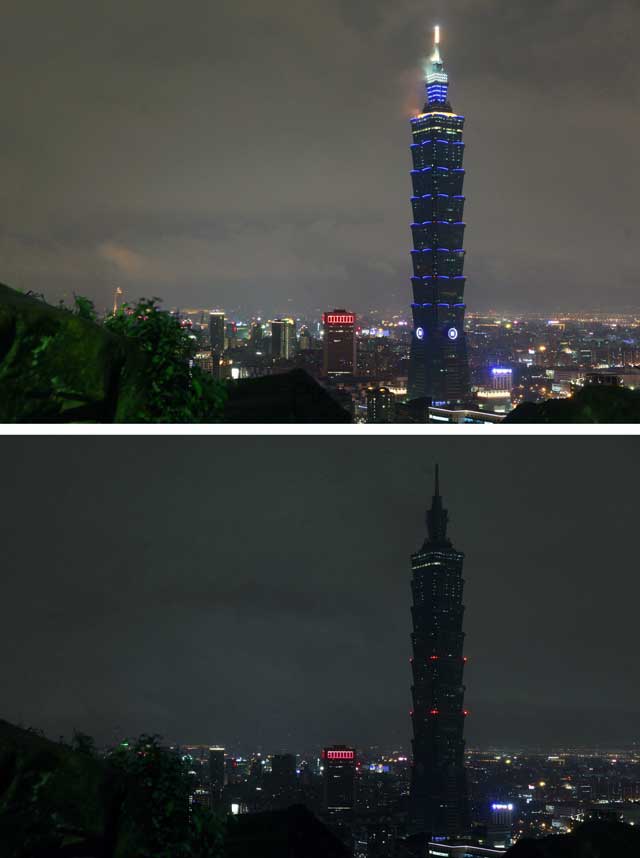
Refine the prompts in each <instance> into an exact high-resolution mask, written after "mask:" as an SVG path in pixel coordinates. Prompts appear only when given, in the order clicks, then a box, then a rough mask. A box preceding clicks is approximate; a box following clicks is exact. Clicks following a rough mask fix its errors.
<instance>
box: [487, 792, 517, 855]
mask: <svg viewBox="0 0 640 858" xmlns="http://www.w3.org/2000/svg"><path fill="white" fill-rule="evenodd" d="M512 826H513V804H512V803H511V802H500V801H496V802H494V803H493V804H492V805H491V818H490V822H489V825H488V827H487V839H488V841H489V843H490V844H491V846H492V847H493V848H494V849H508V848H509V846H511V828H512Z"/></svg>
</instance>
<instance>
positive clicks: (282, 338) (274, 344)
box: [271, 319, 296, 360]
mask: <svg viewBox="0 0 640 858" xmlns="http://www.w3.org/2000/svg"><path fill="white" fill-rule="evenodd" d="M295 347H296V323H295V322H294V320H293V319H274V320H273V321H272V322H271V354H272V355H273V357H274V358H284V359H285V360H289V359H290V358H292V357H293V355H294V353H295Z"/></svg>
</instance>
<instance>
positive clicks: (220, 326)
mask: <svg viewBox="0 0 640 858" xmlns="http://www.w3.org/2000/svg"><path fill="white" fill-rule="evenodd" d="M224 336H225V318H224V311H223V310H214V311H213V312H211V313H209V340H210V341H211V351H212V352H213V353H214V354H216V355H221V354H222V352H223V351H224Z"/></svg>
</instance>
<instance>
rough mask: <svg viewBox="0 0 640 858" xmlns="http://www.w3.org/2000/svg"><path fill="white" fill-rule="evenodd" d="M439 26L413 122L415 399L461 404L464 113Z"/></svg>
mask: <svg viewBox="0 0 640 858" xmlns="http://www.w3.org/2000/svg"><path fill="white" fill-rule="evenodd" d="M439 43H440V30H439V28H438V27H436V32H435V44H434V50H433V54H432V55H431V58H430V59H429V61H428V63H427V67H426V81H427V82H426V89H427V101H426V103H425V105H424V109H423V112H422V113H421V114H419V115H418V116H414V117H413V119H412V120H411V133H412V136H413V140H412V144H411V154H412V158H413V170H412V171H411V182H412V187H413V196H412V198H411V205H412V208H413V223H412V224H411V231H412V233H413V250H412V251H411V256H412V260H413V277H412V278H411V282H412V286H413V304H412V305H411V307H412V311H413V336H412V340H411V362H410V366H409V397H410V399H421V398H423V397H428V398H429V399H431V401H432V402H433V404H434V405H435V404H442V405H460V404H462V403H464V402H465V401H466V400H467V398H468V395H469V369H468V363H467V345H466V339H465V333H464V310H465V304H464V285H465V277H464V273H463V272H464V254H465V252H464V249H463V241H464V228H465V224H464V222H463V211H464V195H463V191H462V189H463V184H464V169H463V166H462V161H463V157H464V143H463V142H462V132H463V128H464V116H459V115H458V114H457V113H454V112H453V110H452V109H451V105H450V104H449V77H448V75H447V73H446V72H445V70H444V65H443V62H442V58H441V56H440V44H439Z"/></svg>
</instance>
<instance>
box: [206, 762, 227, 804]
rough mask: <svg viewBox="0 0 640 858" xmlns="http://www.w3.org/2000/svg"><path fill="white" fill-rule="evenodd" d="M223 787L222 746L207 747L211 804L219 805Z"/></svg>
mask: <svg viewBox="0 0 640 858" xmlns="http://www.w3.org/2000/svg"><path fill="white" fill-rule="evenodd" d="M223 789H224V748H219V747H214V748H209V793H210V795H211V806H212V807H213V808H216V807H219V806H220V804H221V802H222V791H223Z"/></svg>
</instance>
